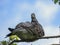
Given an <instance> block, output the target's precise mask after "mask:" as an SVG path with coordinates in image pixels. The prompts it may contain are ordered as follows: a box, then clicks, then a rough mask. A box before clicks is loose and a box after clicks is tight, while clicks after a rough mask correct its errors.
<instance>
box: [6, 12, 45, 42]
mask: <svg viewBox="0 0 60 45" xmlns="http://www.w3.org/2000/svg"><path fill="white" fill-rule="evenodd" d="M8 30H9V31H11V33H9V34H8V35H7V36H6V37H9V36H11V35H17V36H18V37H19V38H20V39H21V40H24V41H25V42H30V41H31V42H32V41H35V40H37V38H38V37H42V36H44V35H45V33H44V30H43V27H42V25H41V24H39V22H38V21H37V19H36V17H35V14H34V13H32V14H31V22H29V21H27V22H21V23H19V24H17V26H16V27H15V28H14V29H13V28H8Z"/></svg>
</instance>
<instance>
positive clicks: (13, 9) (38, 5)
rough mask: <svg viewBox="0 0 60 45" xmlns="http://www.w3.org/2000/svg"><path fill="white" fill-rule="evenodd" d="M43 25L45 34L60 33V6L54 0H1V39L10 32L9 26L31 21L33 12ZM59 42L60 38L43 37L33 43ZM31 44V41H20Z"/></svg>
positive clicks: (48, 43) (42, 44)
mask: <svg viewBox="0 0 60 45" xmlns="http://www.w3.org/2000/svg"><path fill="white" fill-rule="evenodd" d="M33 12H34V13H35V14H36V18H37V20H38V21H39V23H40V24H41V25H42V26H43V28H44V31H45V35H46V36H50V35H58V34H59V25H60V6H59V5H58V4H54V3H53V1H52V0H0V41H2V40H4V39H5V38H4V37H5V36H6V35H7V34H8V33H9V31H8V27H11V28H15V26H16V25H17V24H18V23H20V22H25V21H31V13H33ZM53 43H59V39H48V40H47V39H43V40H42V39H41V40H38V41H35V42H32V44H33V45H50V44H53ZM19 44H20V45H30V44H31V43H19Z"/></svg>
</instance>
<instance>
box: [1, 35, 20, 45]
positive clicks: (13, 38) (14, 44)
mask: <svg viewBox="0 0 60 45" xmlns="http://www.w3.org/2000/svg"><path fill="white" fill-rule="evenodd" d="M12 40H19V38H18V37H17V36H16V35H12V36H10V37H9V41H0V45H8V44H9V43H10V41H12ZM11 45H17V44H16V43H13V44H11Z"/></svg>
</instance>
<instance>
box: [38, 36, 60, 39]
mask: <svg viewBox="0 0 60 45" xmlns="http://www.w3.org/2000/svg"><path fill="white" fill-rule="evenodd" d="M50 38H60V35H57V36H44V37H41V38H38V39H50Z"/></svg>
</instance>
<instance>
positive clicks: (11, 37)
mask: <svg viewBox="0 0 60 45" xmlns="http://www.w3.org/2000/svg"><path fill="white" fill-rule="evenodd" d="M9 39H10V40H14V39H15V40H20V38H19V37H18V36H16V35H12V36H10V37H9Z"/></svg>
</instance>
